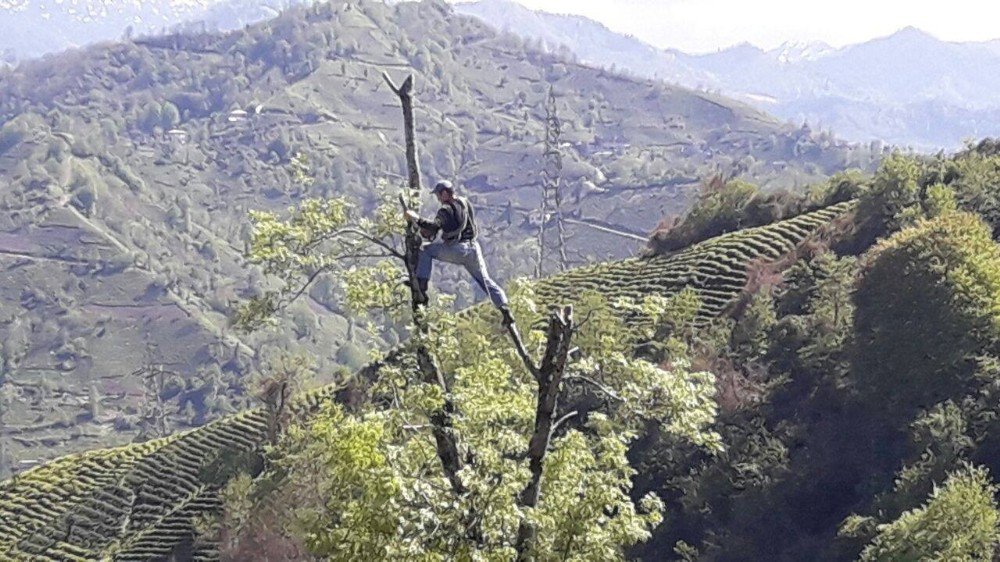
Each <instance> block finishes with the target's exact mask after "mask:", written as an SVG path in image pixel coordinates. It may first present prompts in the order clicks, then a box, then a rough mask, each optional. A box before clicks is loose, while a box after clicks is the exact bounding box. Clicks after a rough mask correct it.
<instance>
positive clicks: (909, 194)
mask: <svg viewBox="0 0 1000 562" xmlns="http://www.w3.org/2000/svg"><path fill="white" fill-rule="evenodd" d="M920 176H921V169H920V164H919V162H917V161H916V160H915V159H913V158H911V157H908V156H904V155H902V154H899V153H894V154H892V155H891V156H890V157H889V158H886V159H885V160H883V161H882V163H881V165H880V166H879V169H878V171H877V172H876V173H875V177H874V179H873V180H872V183H871V188H870V189H868V190H867V191H866V192H864V193H863V194H862V197H861V204H860V212H861V214H862V216H872V217H873V218H875V219H876V220H878V221H879V222H880V223H882V224H884V225H885V226H886V228H887V229H888V230H889V231H892V230H896V229H898V228H900V227H903V226H907V225H911V224H913V222H914V221H915V220H916V219H917V218H919V217H920V216H921V213H922V209H921V207H920V185H919V183H918V182H919V180H920Z"/></svg>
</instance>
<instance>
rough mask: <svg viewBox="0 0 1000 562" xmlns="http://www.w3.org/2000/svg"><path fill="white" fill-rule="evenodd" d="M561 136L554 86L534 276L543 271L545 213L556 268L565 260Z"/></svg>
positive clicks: (548, 108)
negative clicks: (552, 233) (550, 226)
mask: <svg viewBox="0 0 1000 562" xmlns="http://www.w3.org/2000/svg"><path fill="white" fill-rule="evenodd" d="M561 138H562V122H561V121H560V120H559V112H558V108H557V107H556V94H555V88H554V87H552V86H549V96H548V98H547V99H546V102H545V148H544V152H543V155H542V157H543V159H544V164H543V167H542V204H541V209H540V211H541V224H540V225H539V227H538V255H537V261H536V263H535V277H541V276H542V274H543V273H544V271H543V266H544V263H545V254H546V247H545V244H546V242H545V230H546V229H547V228H548V222H549V215H550V214H551V215H552V217H553V218H554V219H555V223H556V251H557V253H558V256H559V269H560V271H565V270H566V267H567V262H568V260H567V259H566V226H565V223H564V221H563V208H562V204H563V198H562V168H563V165H562V148H561V147H560V146H559V144H560V142H561Z"/></svg>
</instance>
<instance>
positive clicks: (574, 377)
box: [565, 373, 625, 403]
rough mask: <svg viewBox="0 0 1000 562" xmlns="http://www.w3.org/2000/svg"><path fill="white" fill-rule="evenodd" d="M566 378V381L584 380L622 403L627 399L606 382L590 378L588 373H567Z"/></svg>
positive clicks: (583, 381)
mask: <svg viewBox="0 0 1000 562" xmlns="http://www.w3.org/2000/svg"><path fill="white" fill-rule="evenodd" d="M565 380H566V382H577V381H579V382H582V383H586V384H589V385H590V386H592V387H593V388H595V389H596V390H598V391H600V392H601V393H602V394H604V395H605V396H607V397H608V398H610V399H612V400H614V401H615V402H622V403H624V402H625V399H624V398H622V397H621V396H618V393H616V392H615V391H614V390H612V389H611V388H609V387H608V386H606V385H604V384H601V383H600V382H598V381H596V380H594V379H592V378H590V377H588V376H586V375H581V374H580V373H573V374H571V375H566V378H565Z"/></svg>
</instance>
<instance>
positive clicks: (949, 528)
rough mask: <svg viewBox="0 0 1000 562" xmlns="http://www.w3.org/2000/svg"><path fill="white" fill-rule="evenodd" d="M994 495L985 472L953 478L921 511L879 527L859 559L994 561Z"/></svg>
mask: <svg viewBox="0 0 1000 562" xmlns="http://www.w3.org/2000/svg"><path fill="white" fill-rule="evenodd" d="M996 493H997V487H996V486H995V485H994V484H992V483H991V481H990V479H989V476H988V475H987V473H986V471H985V470H983V469H979V468H968V469H965V470H962V471H960V472H957V473H955V474H952V475H951V476H950V477H949V478H948V480H947V481H946V482H945V483H944V486H943V487H941V488H938V489H935V490H934V492H933V493H931V495H930V498H929V499H928V501H927V503H926V504H924V505H923V506H922V507H920V508H919V509H914V510H912V511H908V512H906V513H904V514H903V515H901V516H900V517H899V519H896V520H895V521H893V522H892V523H889V524H886V525H880V526H879V527H878V536H876V537H875V539H874V540H873V541H872V543H871V544H870V545H868V546H867V547H866V548H865V550H864V552H862V553H861V560H863V561H865V562H868V561H897V560H929V561H930V560H940V561H944V560H979V561H988V560H992V559H993V555H994V553H995V552H996V545H997V542H998V540H1000V534H998V524H1000V512H998V511H997V505H996V500H995V499H994V495H995V494H996Z"/></svg>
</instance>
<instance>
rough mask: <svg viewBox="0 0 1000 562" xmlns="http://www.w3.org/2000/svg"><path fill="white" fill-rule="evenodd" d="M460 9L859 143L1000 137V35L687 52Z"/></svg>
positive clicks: (487, 7) (471, 7)
mask: <svg viewBox="0 0 1000 562" xmlns="http://www.w3.org/2000/svg"><path fill="white" fill-rule="evenodd" d="M456 9H457V10H458V11H460V12H462V13H466V14H470V15H474V16H476V17H478V18H480V19H482V20H484V21H486V22H487V23H489V24H491V25H493V26H494V27H497V28H499V29H509V30H512V31H515V32H517V33H519V34H521V35H522V36H525V37H530V38H532V39H536V38H537V39H540V40H542V41H544V43H545V44H546V45H549V46H555V45H565V46H566V47H567V48H569V49H570V50H572V51H573V52H575V53H577V55H578V56H579V58H580V60H582V61H584V62H588V63H592V64H597V65H600V66H604V67H610V66H612V65H615V66H616V67H617V68H620V69H624V70H627V71H629V72H632V73H634V74H637V75H639V76H643V77H656V78H662V79H665V80H668V81H672V82H676V83H678V84H681V85H684V86H688V87H693V88H703V89H709V90H718V91H719V92H721V93H723V94H725V95H728V96H732V97H736V98H737V99H741V100H743V101H746V102H748V103H751V104H754V105H756V106H757V107H759V108H761V109H764V110H766V111H768V112H771V113H773V114H775V115H778V116H779V117H782V118H785V119H789V120H792V121H795V122H800V123H801V122H803V121H805V122H808V123H810V124H811V125H813V126H817V125H819V126H821V127H822V128H829V129H832V130H833V131H835V132H836V133H837V134H838V135H841V136H844V137H846V138H849V139H852V140H856V141H868V140H874V139H879V140H884V141H887V142H889V143H892V144H897V145H913V146H915V147H917V148H921V149H926V150H934V149H939V148H944V149H954V148H957V147H959V146H960V145H961V143H962V141H963V139H965V138H967V137H978V136H983V135H997V134H1000V120H997V118H996V116H997V114H998V113H1000V100H998V99H997V97H996V92H997V91H1000V90H998V89H1000V41H989V42H980V43H950V42H946V41H941V40H939V39H937V38H935V37H933V36H931V35H929V34H927V33H925V32H923V31H920V30H918V29H915V28H912V27H911V28H906V29H902V30H900V31H898V32H896V33H894V34H893V35H890V36H888V37H882V38H878V39H873V40H871V41H868V42H865V43H861V44H857V45H851V46H848V47H844V48H841V49H834V48H832V47H830V46H829V45H826V44H823V43H797V42H792V43H786V44H784V45H782V46H780V47H778V48H776V49H772V50H770V51H764V50H762V49H759V48H757V47H754V46H752V45H749V44H742V45H737V46H734V47H731V48H728V49H724V50H721V51H719V52H716V53H710V54H703V55H688V54H685V53H682V52H680V51H676V50H660V49H656V48H654V47H651V46H650V45H647V44H645V43H643V42H641V41H639V40H638V39H635V38H633V37H629V36H625V35H621V34H617V33H614V32H612V31H610V30H609V29H607V28H605V27H604V26H602V25H600V24H598V23H596V22H593V21H589V20H586V19H585V18H581V17H579V16H564V15H553V14H543V13H538V12H533V11H531V10H528V9H527V8H524V7H523V6H521V5H520V4H517V3H516V2H513V1H510V0H480V1H478V2H474V3H469V4H459V5H458V6H457V7H456ZM847 107H849V108H850V112H845V111H844V108H847ZM956 118H957V119H959V121H958V122H956V121H954V119H956Z"/></svg>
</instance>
